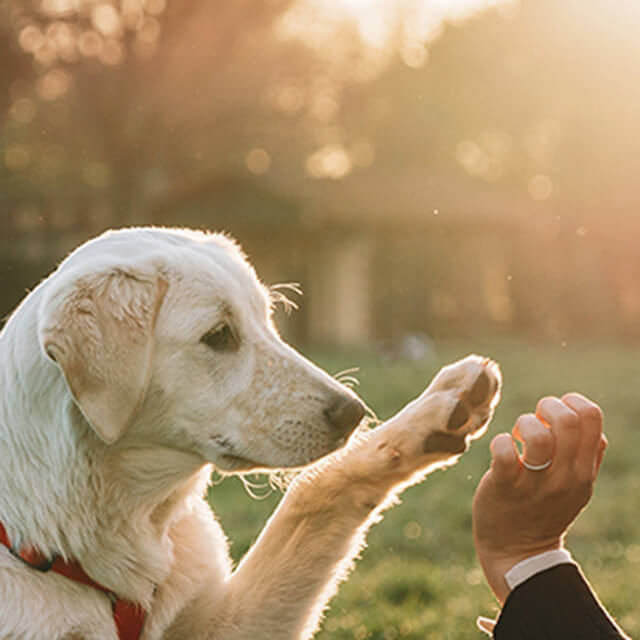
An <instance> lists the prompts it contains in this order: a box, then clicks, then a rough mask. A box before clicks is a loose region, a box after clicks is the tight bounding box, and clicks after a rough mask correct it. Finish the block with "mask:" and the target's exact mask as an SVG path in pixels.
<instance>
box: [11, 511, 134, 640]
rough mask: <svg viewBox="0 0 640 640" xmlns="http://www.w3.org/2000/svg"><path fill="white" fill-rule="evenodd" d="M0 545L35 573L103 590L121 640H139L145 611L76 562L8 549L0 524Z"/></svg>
mask: <svg viewBox="0 0 640 640" xmlns="http://www.w3.org/2000/svg"><path fill="white" fill-rule="evenodd" d="M0 543H2V544H3V545H4V546H5V547H7V549H9V551H10V552H11V553H12V554H13V555H14V556H15V557H16V558H19V559H20V560H22V561H23V562H24V563H25V564H27V565H28V566H29V567H31V568H32V569H36V570H37V571H43V572H47V571H53V572H55V573H59V574H60V575H61V576H64V577H65V578H69V580H73V581H74V582H79V583H80V584H85V585H87V586H88V587H93V588H94V589H98V591H102V592H103V593H106V594H107V595H108V596H109V599H110V600H111V608H112V610H113V620H114V622H115V623H116V628H117V629H118V638H120V640H138V639H139V638H140V634H141V633H142V627H143V625H144V619H145V615H146V613H145V610H144V609H143V608H142V607H141V606H139V605H137V604H134V603H133V602H129V601H128V600H123V599H122V598H119V597H118V596H117V595H116V594H115V593H113V591H111V590H109V589H107V588H106V587H103V586H102V585H101V584H98V583H97V582H95V581H94V580H92V579H91V578H90V577H89V576H88V575H87V574H86V573H85V572H84V570H83V569H82V567H81V566H80V565H79V564H78V563H77V562H65V561H64V560H62V558H60V557H58V556H54V558H53V559H52V560H49V559H48V558H46V557H45V556H43V555H42V554H41V553H40V552H39V551H36V550H35V549H22V550H16V549H14V548H13V547H12V546H11V541H10V540H9V536H8V535H7V532H6V530H5V528H4V526H3V525H2V523H1V522H0Z"/></svg>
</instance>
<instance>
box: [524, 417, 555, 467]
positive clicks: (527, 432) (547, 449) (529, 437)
mask: <svg viewBox="0 0 640 640" xmlns="http://www.w3.org/2000/svg"><path fill="white" fill-rule="evenodd" d="M514 433H516V434H517V437H518V439H519V440H520V442H522V459H523V460H525V461H526V462H527V463H528V464H530V465H534V466H537V465H542V464H545V463H547V462H548V461H549V460H552V459H553V449H554V438H553V434H552V433H551V429H549V428H548V427H546V426H545V425H544V424H543V423H542V422H540V420H538V418H536V416H534V415H533V414H532V413H526V414H524V415H522V416H520V417H519V418H518V420H517V421H516V426H515V427H514Z"/></svg>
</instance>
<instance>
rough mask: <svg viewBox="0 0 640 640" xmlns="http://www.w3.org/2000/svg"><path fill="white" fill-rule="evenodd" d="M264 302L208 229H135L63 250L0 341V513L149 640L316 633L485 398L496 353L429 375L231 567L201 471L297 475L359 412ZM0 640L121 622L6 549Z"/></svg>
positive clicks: (487, 407)
mask: <svg viewBox="0 0 640 640" xmlns="http://www.w3.org/2000/svg"><path fill="white" fill-rule="evenodd" d="M272 299H273V296H270V292H269V290H267V289H266V288H265V287H264V286H263V285H262V284H261V283H260V282H259V281H258V279H257V278H256V276H255V274H254V271H253V269H252V268H251V267H250V266H249V265H248V263H247V261H246V260H245V258H244V256H243V255H242V253H241V251H240V250H239V249H238V247H237V246H236V245H235V244H234V243H233V242H232V241H230V240H228V239H227V238H225V237H223V236H220V235H214V234H204V233H201V232H194V231H186V230H166V229H129V230H122V231H116V232H109V233H106V234H104V235H103V236H100V237H99V238H97V239H95V240H93V241H90V242H88V243H86V244H85V245H83V246H81V247H80V248H79V249H77V250H76V251H75V252H73V253H72V254H71V255H70V256H69V257H68V258H67V259H66V260H65V261H64V262H63V263H62V264H61V266H60V267H59V268H58V270H57V271H55V272H54V273H53V274H52V275H51V276H49V277H48V278H47V279H46V280H44V281H43V282H42V283H41V284H40V285H39V286H38V287H37V288H36V289H35V290H34V291H33V292H32V293H30V294H29V295H28V296H27V297H26V298H25V300H24V301H23V302H22V304H21V305H20V306H19V307H18V309H17V310H16V311H15V312H14V314H13V315H12V316H11V318H10V319H9V321H8V322H7V324H6V326H5V328H4V330H3V332H2V334H1V335H0V389H1V392H0V393H1V394H2V395H1V401H0V522H2V523H3V524H4V525H5V527H6V530H7V532H8V535H9V537H10V539H11V541H12V542H13V544H14V546H15V547H34V548H36V549H38V550H40V551H41V552H43V553H44V554H47V555H49V556H52V555H54V554H57V555H60V556H62V557H64V558H66V559H72V560H75V561H77V562H79V563H80V565H81V566H82V567H83V568H84V570H85V571H86V572H87V573H88V574H89V575H90V576H91V577H92V578H93V579H94V580H95V581H97V582H99V583H101V584H103V585H105V586H106V587H108V588H109V589H111V590H112V591H113V592H115V593H117V594H118V595H119V596H120V597H121V598H125V599H128V600H131V601H134V602H138V603H140V604H141V605H142V606H143V607H145V608H146V609H147V611H148V612H149V613H148V616H147V621H146V624H145V629H144V632H143V638H144V639H145V640H156V639H160V638H163V639H185V638H189V639H197V638H209V639H216V640H218V639H224V640H241V639H242V640H256V639H261V638H265V639H267V638H269V639H278V640H280V639H282V640H286V639H294V638H296V639H297V638H309V637H311V635H313V632H314V630H315V629H316V627H317V624H318V621H319V619H320V616H321V614H322V610H323V608H324V607H325V606H326V604H327V602H328V600H329V598H330V597H331V595H332V594H333V593H334V591H335V588H336V585H337V583H338V581H339V580H340V579H341V578H342V577H343V575H344V574H345V572H346V569H347V568H348V566H349V565H350V562H351V561H352V559H353V557H354V556H355V554H356V553H357V551H358V549H359V546H360V545H361V542H362V539H363V537H364V534H365V532H366V529H367V528H368V526H369V525H370V524H371V522H372V521H373V520H374V519H375V515H376V514H377V513H379V512H380V510H381V509H382V506H383V505H384V503H385V502H388V501H389V498H390V497H391V496H392V495H394V494H395V493H397V492H398V491H399V490H400V489H401V488H402V487H404V486H406V485H408V484H409V483H411V482H415V481H417V479H420V478H421V477H422V476H423V475H424V474H425V473H426V472H427V471H428V470H430V469H432V468H435V467H436V466H442V465H443V463H450V462H451V461H453V460H455V459H456V458H457V456H458V455H459V454H460V453H461V452H462V451H463V450H464V449H465V447H466V441H467V440H468V439H469V438H470V437H475V436H477V435H479V434H480V433H481V432H482V431H483V430H484V428H485V427H486V424H487V423H488V421H489V419H490V417H491V414H492V411H493V408H494V406H495V404H496V402H497V398H498V392H499V384H500V375H499V371H498V369H497V366H495V365H494V364H493V363H491V362H490V361H487V360H483V359H481V358H478V357H476V356H470V357H468V358H466V359H465V360H463V361H461V362H459V363H456V364H455V365H451V366H449V367H447V368H445V369H443V370H442V371H441V372H440V374H439V375H438V376H437V377H436V378H435V380H434V381H433V383H432V384H431V385H430V387H429V388H428V389H427V390H426V391H425V393H424V394H423V395H422V396H421V397H420V398H418V399H417V400H416V401H414V402H413V403H411V404H410V405H408V406H407V407H406V408H405V409H404V410H403V411H402V412H401V413H400V414H398V415H397V416H395V417H394V418H393V419H391V420H390V421H388V422H387V423H386V424H385V425H383V426H381V427H379V428H377V429H375V430H373V431H371V432H368V433H361V434H359V435H357V436H354V437H353V438H351V441H350V442H349V445H348V446H347V447H345V448H342V449H340V450H339V451H337V452H336V453H335V454H332V455H331V456H329V457H327V458H324V459H323V460H321V461H320V462H318V463H316V464H315V465H312V466H310V467H308V468H305V469H304V470H303V471H302V473H301V474H300V475H299V476H298V477H297V479H296V480H295V481H294V483H293V484H292V486H291V487H290V488H289V490H288V491H287V493H286V495H285V497H284V499H283V500H282V502H281V504H280V506H279V508H278V509H277V511H276V513H275V514H274V515H273V517H272V518H271V520H270V522H269V523H268V525H267V526H266V527H265V530H264V531H263V532H262V535H261V536H260V538H259V540H258V541H257V542H256V544H255V545H254V546H253V548H252V549H251V550H250V551H249V553H248V554H247V555H246V557H245V558H244V559H243V560H242V562H241V563H240V565H239V566H238V567H237V568H236V569H235V570H233V569H232V566H231V562H230V560H229V556H228V553H227V545H226V540H225V537H224V534H223V532H222V530H221V528H220V526H219V524H218V522H217V521H216V519H215V517H214V516H213V515H212V513H211V510H210V509H209V506H208V505H207V504H206V502H205V501H204V500H203V499H202V496H203V493H204V490H205V487H206V485H207V482H208V479H209V476H210V473H211V468H212V465H213V466H214V467H215V468H216V469H218V470H220V471H221V472H222V473H228V472H242V471H248V470H253V469H273V468H287V467H305V465H308V464H309V463H311V462H313V461H314V460H317V459H319V458H321V457H322V456H325V455H326V454H329V453H330V452H331V451H333V450H335V449H338V448H339V447H341V445H342V444H344V443H345V441H346V439H347V437H348V436H349V434H350V433H351V432H352V430H353V429H354V428H355V427H356V424H357V422H358V421H359V420H360V418H361V417H362V413H363V408H362V406H361V404H360V402H359V400H357V398H356V397H355V395H354V394H352V392H351V391H349V390H348V389H346V388H344V387H343V386H342V385H340V384H339V383H338V382H336V381H335V380H334V379H333V378H331V377H330V376H329V375H327V374H326V373H324V372H323V371H321V370H320V369H318V368H317V367H315V366H314V365H313V364H311V363H310V362H309V361H307V360H306V359H304V358H303V357H302V356H300V355H299V354H298V353H297V352H295V351H294V350H293V349H291V348H290V347H288V346H287V345H286V344H284V343H283V342H282V340H281V339H280V338H279V337H278V334H277V332H276V330H275V328H274V326H273V324H272V321H271V303H272ZM481 379H482V382H483V384H481V385H480V386H478V384H476V383H477V381H478V380H481ZM479 389H480V397H479V396H478V390H479ZM0 638H2V639H4V640H8V639H11V640H17V639H19V640H62V639H71V638H83V639H85V640H93V639H95V640H98V639H99V640H116V639H117V632H116V628H115V625H114V622H113V618H112V612H111V604H110V601H109V599H108V597H107V596H106V595H104V594H103V593H101V592H100V591H98V590H96V589H94V588H91V587H86V586H82V585H80V584H78V583H75V582H72V581H70V580H68V579H66V578H64V577H61V576H59V575H57V574H54V573H52V572H49V573H41V572H38V571H37V570H35V569H32V568H30V567H28V566H26V565H25V564H24V563H22V562H21V561H20V560H19V559H17V558H16V557H14V556H13V555H11V554H10V553H9V551H8V550H7V549H6V548H5V547H2V546H0Z"/></svg>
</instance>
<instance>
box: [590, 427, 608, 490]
mask: <svg viewBox="0 0 640 640" xmlns="http://www.w3.org/2000/svg"><path fill="white" fill-rule="evenodd" d="M607 446H609V441H608V440H607V436H605V435H604V433H603V434H602V435H601V436H600V443H599V445H598V455H597V457H596V464H595V468H594V473H593V479H594V480H595V479H596V477H597V476H598V473H599V472H600V465H601V464H602V459H603V458H604V452H605V451H606V450H607Z"/></svg>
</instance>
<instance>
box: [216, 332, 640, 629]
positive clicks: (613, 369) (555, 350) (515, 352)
mask: <svg viewBox="0 0 640 640" xmlns="http://www.w3.org/2000/svg"><path fill="white" fill-rule="evenodd" d="M472 351H475V352H477V353H481V354H482V355H488V356H491V357H492V358H494V359H495V360H497V361H498V362H499V363H500V365H501V367H502V371H503V374H504V379H505V382H504V389H503V396H502V401H501V403H500V405H499V406H498V410H497V412H496V416H495V418H494V421H493V423H492V425H491V427H490V429H489V433H488V434H487V435H486V436H485V437H484V438H483V439H482V440H480V441H477V442H475V443H474V445H473V446H472V448H471V449H470V450H469V451H468V452H467V453H466V454H465V455H464V456H463V457H462V459H461V460H460V462H459V463H458V465H457V466H455V467H452V468H450V469H448V470H446V471H438V472H436V473H434V474H433V475H431V476H430V477H429V478H427V480H426V481H425V482H424V483H423V484H421V485H419V486H417V487H413V488H411V489H409V490H408V491H407V492H405V493H404V494H403V497H402V504H401V505H398V506H396V507H394V508H393V509H392V510H390V511H388V512H387V513H386V515H385V518H384V520H383V521H382V522H381V523H380V524H378V525H376V526H375V527H374V528H373V529H372V531H371V532H370V534H369V537H368V548H367V549H366V550H365V551H364V552H363V554H362V558H361V559H360V561H359V562H358V564H357V567H356V569H355V571H354V572H353V573H352V575H351V577H350V578H349V580H348V581H347V582H345V583H344V584H343V585H342V586H341V588H340V591H339V593H338V595H337V596H336V597H335V598H334V600H333V601H332V603H331V607H330V609H329V612H328V614H327V616H326V618H325V621H324V623H323V626H322V630H321V631H320V633H319V634H318V635H317V638H318V639H320V640H328V639H331V640H343V639H344V640H346V639H347V638H348V639H350V640H352V639H354V638H355V639H356V640H364V639H365V638H371V639H374V640H393V639H395V638H408V639H411V640H417V639H420V640H424V639H429V638H433V639H438V640H448V639H451V640H453V639H459V638H460V639H462V638H465V639H468V638H484V637H486V636H485V635H484V634H482V633H481V632H479V631H477V630H476V629H475V618H476V616H477V615H478V614H484V615H492V614H495V613H496V611H497V606H496V603H495V601H494V600H493V598H492V596H491V594H490V592H489V590H488V588H487V587H486V585H485V584H484V581H483V577H482V573H481V571H480V569H479V567H478V564H477V562H476V560H475V558H474V553H473V546H472V543H471V535H470V531H471V513H470V504H471V498H472V495H473V491H474V488H475V486H476V484H477V482H478V480H479V479H480V477H481V475H482V474H483V472H484V470H485V469H486V468H487V465H488V460H489V453H488V443H489V440H490V438H491V437H492V434H495V433H498V432H499V431H505V430H509V429H510V428H511V426H512V424H513V422H514V420H515V418H516V417H517V415H518V414H519V413H522V412H524V411H530V410H532V409H533V407H534V406H535V403H536V401H537V399H538V398H539V397H540V396H542V395H545V394H556V395H557V394H562V393H564V392H567V391H572V390H579V391H581V392H583V393H585V394H587V395H589V396H590V397H592V398H593V399H595V400H596V401H597V402H599V403H600V405H601V406H602V408H603V409H604V412H605V417H606V425H605V430H606V433H607V436H608V438H609V449H608V451H607V454H606V456H605V461H604V464H603V468H602V471H601V474H600V480H599V483H598V486H597V489H596V493H595V496H594V499H593V500H592V504H591V505H590V506H589V508H588V510H587V511H586V512H585V513H583V514H582V516H581V517H580V518H579V520H578V522H577V523H576V525H575V526H574V528H573V529H572V531H571V533H570V535H569V542H568V546H569V548H570V549H571V550H572V552H573V554H574V556H576V558H577V559H578V560H579V561H580V562H581V564H582V566H583V568H584V570H585V572H586V574H587V576H588V577H589V579H590V580H591V582H592V583H593V584H594V586H595V587H596V589H597V591H598V593H599V595H600V598H601V600H602V601H603V602H604V603H605V604H606V605H607V607H608V608H609V610H610V611H611V612H612V613H613V614H614V615H615V616H616V617H617V619H618V620H619V621H620V622H621V624H622V625H623V627H624V628H625V629H626V631H627V632H628V633H629V634H631V635H632V636H635V635H637V634H640V611H639V610H638V607H637V602H638V601H639V600H640V580H639V579H638V578H637V573H638V571H639V569H640V518H638V515H637V502H638V498H637V492H638V489H639V488H640V468H639V465H638V464H637V460H636V456H637V455H638V453H639V452H640V401H639V394H638V391H637V389H638V388H639V387H640V362H639V361H638V360H639V359H638V351H639V349H637V348H635V347H633V346H629V345H615V344H601V343H585V342H582V343H580V344H577V343H576V344H571V343H569V344H564V343H563V344H557V345H555V344H527V343H524V342H521V341H505V340H495V341H494V340H490V339H485V340H480V341H476V342H475V343H474V344H466V343H461V342H457V343H446V344H439V345H438V357H437V362H433V363H430V364H412V363H399V362H386V361H384V360H383V359H381V358H380V357H377V356H376V355H374V354H371V353H360V354H358V353H350V354H341V353H340V354H339V353H332V354H328V353H311V354H308V355H309V356H310V357H312V359H314V361H316V362H317V363H318V364H320V365H321V366H323V367H325V368H326V369H327V370H328V371H329V372H330V373H337V372H339V371H341V370H343V369H346V368H348V367H351V366H359V367H360V372H359V373H358V378H359V379H360V386H359V387H358V391H359V393H360V395H361V396H362V397H363V398H364V399H365V401H366V402H367V403H368V404H369V405H370V406H371V407H372V408H373V409H374V410H375V411H376V413H377V414H378V416H379V417H380V418H386V417H389V416H390V415H392V414H393V413H394V412H395V411H396V410H397V409H399V408H400V407H401V406H402V405H403V404H405V402H407V401H408V400H409V399H411V398H413V397H414V396H415V395H417V394H418V393H419V392H420V391H421V390H422V388H423V387H424V386H425V385H426V383H427V382H428V381H429V380H430V379H431V377H432V376H433V374H434V373H435V371H436V370H437V369H438V368H439V367H440V366H441V365H443V364H446V363H447V362H450V361H452V360H455V359H458V358H460V357H462V356H464V355H466V354H467V353H469V352H472ZM256 491H257V492H259V493H260V492H261V493H265V491H264V490H262V491H260V490H259V489H258V490H256ZM279 497H280V495H279V494H277V493H272V494H271V495H269V496H268V497H266V498H264V499H262V500H254V499H252V498H250V497H249V496H248V495H247V492H246V491H245V489H244V488H243V487H242V485H241V484H240V482H239V481H238V480H237V479H235V478H230V479H226V480H224V481H223V482H221V483H220V484H218V485H217V486H215V487H214V488H213V489H212V490H211V503H212V504H213V505H214V507H215V509H216V512H217V513H218V515H219V517H220V519H221V521H222V525H223V526H224V527H225V530H226V532H227V534H228V535H229V537H230V539H231V540H232V541H233V544H232V547H231V552H232V555H233V557H234V559H236V560H237V559H238V558H239V557H241V556H242V554H243V553H244V552H245V551H246V549H247V548H248V546H249V545H250V544H251V542H252V541H253V540H254V539H255V537H256V535H257V533H258V531H259V530H260V529H261V527H262V526H263V524H264V522H265V520H266V519H267V517H268V515H269V513H271V511H272V510H273V507H274V505H275V504H276V503H277V501H278V499H279Z"/></svg>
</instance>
